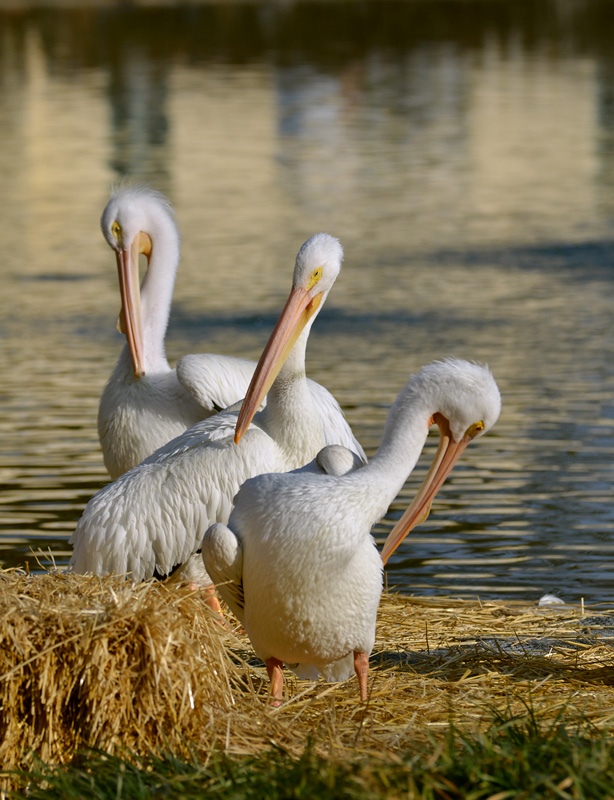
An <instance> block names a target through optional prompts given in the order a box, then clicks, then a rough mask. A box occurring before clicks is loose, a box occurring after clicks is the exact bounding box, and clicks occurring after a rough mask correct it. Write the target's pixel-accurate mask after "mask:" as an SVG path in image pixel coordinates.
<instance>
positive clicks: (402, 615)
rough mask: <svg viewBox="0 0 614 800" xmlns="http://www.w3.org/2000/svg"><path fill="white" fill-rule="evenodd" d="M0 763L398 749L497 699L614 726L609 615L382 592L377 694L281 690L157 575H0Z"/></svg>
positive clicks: (487, 711)
mask: <svg viewBox="0 0 614 800" xmlns="http://www.w3.org/2000/svg"><path fill="white" fill-rule="evenodd" d="M0 616H1V620H2V624H1V626H0V640H1V645H0V702H1V706H2V715H1V718H0V763H1V764H2V765H3V767H4V768H5V769H8V768H11V767H20V768H24V767H27V766H28V765H29V763H31V759H32V755H33V754H36V755H37V756H39V757H41V758H42V759H44V760H45V761H51V762H64V761H67V760H68V759H70V758H71V756H72V755H74V753H75V751H76V750H77V749H78V748H82V747H85V746H95V747H100V748H103V749H105V750H107V751H109V752H112V751H113V750H114V749H115V748H117V747H121V748H124V747H127V748H128V749H129V750H130V751H132V752H134V753H140V754H147V753H149V752H151V751H154V752H155V751H160V750H166V749H168V748H171V749H173V750H174V751H175V752H181V751H182V749H185V748H187V746H188V743H190V742H191V743H194V744H195V745H196V747H197V748H198V750H199V751H200V752H201V754H202V755H203V756H206V755H207V753H209V752H212V751H213V750H223V751H225V752H227V753H230V754H239V755H240V754H254V753H256V752H258V751H261V750H264V749H268V748H269V747H270V746H271V745H272V744H274V745H276V746H279V747H281V748H283V749H284V750H286V751H287V752H289V753H291V754H296V755H298V754H300V753H301V752H302V750H303V748H304V746H305V744H306V741H307V739H308V738H311V740H312V742H314V743H315V749H316V751H317V752H319V753H321V754H325V755H328V756H337V757H344V758H346V757H355V756H357V755H359V754H369V755H370V756H372V757H376V758H394V753H395V750H397V749H398V748H402V747H403V746H404V744H407V743H408V742H409V741H415V740H416V739H417V738H424V737H426V736H431V735H432V734H433V733H437V731H439V730H441V731H444V730H445V729H446V728H447V726H448V724H449V722H450V721H451V720H454V722H455V723H456V725H457V726H459V727H462V728H463V729H467V730H478V729H479V728H480V727H481V726H483V725H485V724H488V722H489V721H490V720H491V719H492V712H493V710H501V711H504V710H508V711H509V710H511V711H513V712H514V711H515V712H517V713H522V712H523V711H524V712H526V710H527V708H528V707H530V708H531V709H532V712H533V713H536V714H538V715H540V717H542V718H543V719H544V720H545V721H547V720H548V719H554V718H555V717H557V715H561V714H563V715H564V718H565V720H568V721H569V724H573V723H574V720H579V719H580V718H582V719H583V720H584V721H586V720H589V721H590V722H591V723H593V724H595V725H597V726H599V727H604V726H611V725H612V724H613V723H614V649H612V642H614V638H613V637H614V616H610V612H606V611H600V612H599V614H597V613H596V612H595V611H594V610H590V609H584V610H583V611H582V610H581V609H578V608H576V607H564V608H563V609H545V610H544V609H537V608H536V607H530V608H529V607H527V608H523V607H522V606H520V605H509V604H508V605H505V604H502V603H484V604H480V603H478V602H475V603H469V602H463V601H458V600H454V601H451V600H434V599H416V598H408V597H402V596H396V595H387V594H386V595H384V597H383V599H382V605H381V609H380V615H379V622H378V639H377V642H376V648H375V651H374V653H373V656H372V659H371V671H370V672H371V674H370V682H369V686H370V692H371V694H370V699H369V702H368V703H367V704H366V705H365V704H362V703H360V702H359V700H358V692H357V685H356V682H355V680H350V681H348V682H346V683H345V684H341V685H339V684H331V685H329V684H324V683H319V684H317V685H314V684H312V683H307V682H301V681H298V680H297V679H296V678H294V677H292V676H291V675H290V673H286V693H287V694H286V696H287V701H286V702H285V703H284V704H283V705H282V706H281V707H279V708H272V707H270V706H269V705H268V704H267V702H266V700H267V691H268V681H267V677H266V671H265V669H264V667H263V665H262V664H260V662H259V661H258V660H257V659H256V658H255V657H254V656H253V652H252V651H251V648H250V645H249V641H248V640H247V638H246V637H245V635H244V634H242V633H241V632H237V630H236V627H237V626H235V630H232V629H231V628H232V619H231V618H230V617H229V620H230V621H231V628H228V627H224V626H222V625H220V623H219V619H218V618H217V617H216V615H215V614H213V613H212V612H211V611H210V610H209V609H208V607H207V606H205V604H204V603H203V602H202V600H201V598H199V597H198V596H197V595H195V594H194V593H189V592H187V591H186V590H185V589H181V588H176V587H172V586H167V585H163V584H156V583H154V582H149V583H144V584H140V585H137V586H132V585H131V584H130V583H128V582H126V581H122V580H120V579H117V578H105V579H97V578H88V577H84V576H80V575H63V574H60V573H54V574H45V575H33V576H29V575H24V574H22V573H20V572H18V571H6V572H0Z"/></svg>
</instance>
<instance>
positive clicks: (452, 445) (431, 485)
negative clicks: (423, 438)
mask: <svg viewBox="0 0 614 800" xmlns="http://www.w3.org/2000/svg"><path fill="white" fill-rule="evenodd" d="M473 438H474V437H473V436H467V435H466V436H464V437H463V438H462V439H461V440H460V442H455V441H454V440H453V439H452V438H451V437H450V436H449V435H448V434H447V433H444V432H441V439H440V441H439V447H438V448H437V453H436V454H435V459H434V460H433V463H432V464H431V467H430V469H429V471H428V473H427V475H426V478H425V479H424V481H423V483H422V486H421V487H420V488H419V489H418V493H417V494H416V496H415V497H414V499H413V501H412V502H411V504H410V506H409V508H408V509H407V511H406V512H405V513H404V514H403V516H402V517H401V519H400V520H399V521H398V522H397V524H396V525H395V526H394V528H393V529H392V530H391V531H390V533H389V534H388V538H387V539H386V541H385V542H384V549H383V550H382V561H383V562H384V564H386V562H387V561H388V559H389V558H390V556H391V555H392V554H393V553H394V551H395V550H396V549H397V547H398V546H399V545H400V544H401V542H402V541H403V539H404V538H405V537H406V536H407V534H408V533H410V531H412V530H413V529H414V528H415V527H416V525H419V524H420V523H421V522H424V520H425V519H426V518H427V517H428V515H429V511H430V510H431V503H432V502H433V500H434V498H435V495H436V494H437V492H438V491H439V490H440V489H441V487H442V485H443V482H444V481H445V479H446V478H447V477H448V475H449V474H450V472H451V471H452V468H453V467H454V465H455V464H456V462H457V461H458V459H459V458H460V457H461V455H462V453H463V451H464V449H465V447H467V445H468V444H469V442H470V441H471V440H472V439H473Z"/></svg>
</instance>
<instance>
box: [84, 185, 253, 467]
mask: <svg viewBox="0 0 614 800" xmlns="http://www.w3.org/2000/svg"><path fill="white" fill-rule="evenodd" d="M100 224H101V227H102V232H103V235H104V237H105V239H106V240H107V242H108V243H109V245H110V246H111V247H112V248H113V250H114V251H115V256H116V259H117V270H118V275H119V287H120V294H121V301H122V309H121V312H120V315H119V319H118V323H117V324H118V328H119V330H120V331H121V332H122V333H124V334H125V335H126V339H127V342H126V345H125V347H124V348H123V350H122V352H121V355H120V357H119V359H118V361H117V364H116V365H115V368H114V370H113V372H112V374H111V377H110V379H109V382H108V383H107V385H106V387H105V389H104V391H103V393H102V396H101V398H100V405H99V408H98V436H99V439H100V444H101V446H102V453H103V457H104V463H105V466H106V468H107V470H108V472H109V475H110V476H111V478H113V479H114V478H117V477H119V475H121V474H122V473H124V472H126V471H127V470H129V469H131V468H132V467H135V466H136V465H137V464H140V462H141V461H143V459H145V458H147V456H149V455H151V453H153V452H154V450H157V449H158V448H159V447H161V446H162V445H163V444H166V442H168V441H169V440H170V439H172V438H174V437H175V436H178V435H179V434H180V433H182V432H183V431H184V430H185V429H186V428H189V427H190V426H191V425H194V423H196V422H198V421H199V420H201V419H206V418H207V417H209V416H211V415H212V414H215V413H216V411H219V410H220V409H222V408H226V406H228V405H230V404H231V403H234V402H236V401H237V400H240V399H241V398H243V397H244V396H245V392H246V390H247V387H248V385H249V382H250V379H251V377H252V373H253V371H254V366H255V365H254V363H253V362H251V361H247V360H245V359H239V358H232V357H231V356H209V355H201V356H186V357H184V359H180V361H179V362H178V364H177V368H176V369H171V367H170V366H169V363H168V361H167V359H166V354H165V349H164V337H165V334H166V328H167V326H168V318H169V314H170V308H171V299H172V295H173V287H174V285H175V277H176V274H177V267H178V264H179V232H178V231H177V226H176V224H175V220H174V218H173V212H172V208H171V206H170V204H169V203H168V201H167V200H166V199H165V198H164V197H163V196H162V195H161V194H159V193H158V192H154V191H152V190H151V189H145V188H134V187H123V188H120V189H118V190H116V191H114V192H113V194H112V195H111V199H110V200H109V202H108V204H107V206H106V208H105V210H104V211H103V213H102V218H101V221H100ZM140 254H144V255H146V256H147V262H148V264H147V272H146V273H145V276H144V278H143V284H142V286H141V287H140V289H139V255H140Z"/></svg>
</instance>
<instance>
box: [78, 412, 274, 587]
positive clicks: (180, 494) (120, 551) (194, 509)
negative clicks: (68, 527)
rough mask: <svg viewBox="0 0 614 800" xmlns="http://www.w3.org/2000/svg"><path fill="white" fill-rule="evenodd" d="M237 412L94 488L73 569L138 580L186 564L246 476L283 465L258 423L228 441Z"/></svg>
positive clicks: (82, 521) (200, 426)
mask: <svg viewBox="0 0 614 800" xmlns="http://www.w3.org/2000/svg"><path fill="white" fill-rule="evenodd" d="M236 418H237V412H236V411H234V412H233V411H229V412H226V413H225V414H223V415H216V416H215V417H211V418H210V419H206V420H203V421H202V422H200V423H198V424H197V425H194V426H193V427H192V428H190V429H188V430H187V431H185V432H184V433H183V434H181V435H180V436H178V437H176V438H175V439H173V440H172V441H171V442H169V443H168V444H166V445H165V446H164V447H162V448H160V449H159V450H157V451H156V452H155V453H153V454H152V455H151V456H150V457H149V458H148V459H146V460H145V461H144V462H143V463H142V464H139V466H138V467H135V468H134V469H132V470H130V471H129V472H126V473H124V474H123V475H121V476H120V477H119V478H118V479H117V480H116V481H114V482H113V483H110V484H108V485H107V486H105V487H104V489H102V490H101V491H100V492H98V494H96V495H95V496H94V497H93V498H92V499H91V500H90V502H89V503H88V504H87V506H86V508H85V511H84V512H83V515H82V517H81V519H80V520H79V523H78V525H77V528H76V530H75V532H74V533H73V535H72V537H71V540H70V541H71V543H72V544H73V545H74V550H73V555H72V558H71V562H70V564H71V568H72V569H73V570H74V571H76V572H80V573H83V572H92V573H95V574H97V575H104V574H107V573H110V572H114V573H119V574H124V573H130V575H131V577H132V578H133V579H134V580H143V579H145V578H149V577H151V576H152V575H153V574H154V572H155V571H158V572H159V573H161V574H167V573H168V572H170V571H171V570H172V569H173V567H174V566H176V565H177V564H182V563H184V562H185V561H186V560H187V559H188V558H189V556H190V555H191V554H192V553H193V552H194V551H196V550H197V549H198V547H199V546H200V542H201V540H202V537H203V534H204V532H205V531H206V530H207V528H208V527H209V525H211V524H212V523H213V522H215V521H216V520H225V519H228V516H229V514H230V510H231V508H232V498H233V496H234V495H235V493H236V492H237V490H238V489H239V487H240V485H241V484H242V483H243V481H244V480H246V479H247V478H248V477H250V476H252V475H253V474H254V472H255V471H256V472H259V471H260V469H265V470H275V469H279V468H282V469H284V468H287V465H286V466H283V462H282V461H280V454H279V452H278V450H277V448H276V447H275V445H274V443H273V442H272V440H271V439H270V437H268V436H267V435H266V434H265V433H264V432H263V431H262V430H260V428H258V427H257V426H256V425H252V426H251V428H250V430H249V431H248V433H247V434H246V436H245V437H244V438H245V443H243V442H241V443H240V444H239V445H234V443H233V442H232V436H233V434H234V425H235V423H236ZM256 453H257V463H258V466H257V467H254V463H253V459H254V456H255V454H256Z"/></svg>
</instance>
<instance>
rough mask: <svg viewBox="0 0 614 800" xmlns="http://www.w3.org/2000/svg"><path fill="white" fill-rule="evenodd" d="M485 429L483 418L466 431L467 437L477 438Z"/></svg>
mask: <svg viewBox="0 0 614 800" xmlns="http://www.w3.org/2000/svg"><path fill="white" fill-rule="evenodd" d="M483 430H484V422H483V421H482V420H480V421H479V422H474V423H473V425H470V426H469V427H468V428H467V430H466V431H465V439H475V437H476V436H477V435H478V433H482V431H483Z"/></svg>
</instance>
